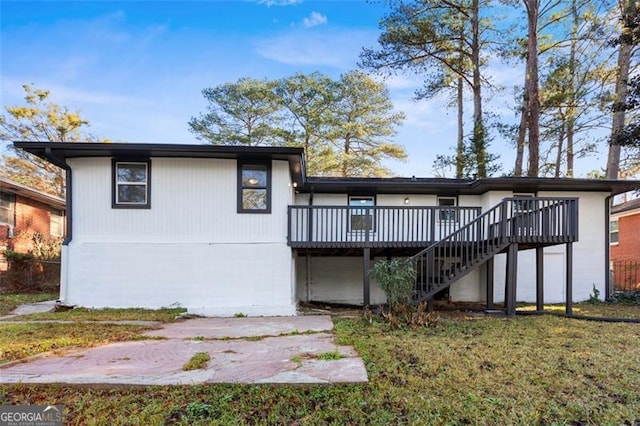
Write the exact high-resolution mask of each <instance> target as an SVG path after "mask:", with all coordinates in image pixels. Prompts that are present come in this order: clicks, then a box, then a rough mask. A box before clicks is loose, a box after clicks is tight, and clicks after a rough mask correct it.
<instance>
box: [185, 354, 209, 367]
mask: <svg viewBox="0 0 640 426" xmlns="http://www.w3.org/2000/svg"><path fill="white" fill-rule="evenodd" d="M209 361H211V355H209V354H208V353H206V352H196V353H195V354H193V356H192V357H191V359H190V360H189V361H187V362H186V363H185V364H184V365H183V366H182V369H183V370H184V371H191V370H205V369H206V368H207V363H208V362H209Z"/></svg>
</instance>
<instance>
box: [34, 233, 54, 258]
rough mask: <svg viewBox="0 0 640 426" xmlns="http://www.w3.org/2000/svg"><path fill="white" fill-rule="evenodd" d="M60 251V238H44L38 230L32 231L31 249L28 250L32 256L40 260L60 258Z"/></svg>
mask: <svg viewBox="0 0 640 426" xmlns="http://www.w3.org/2000/svg"><path fill="white" fill-rule="evenodd" d="M61 251H62V238H60V237H49V238H46V237H45V236H44V235H42V234H41V233H39V232H34V233H33V236H32V237H31V250H30V251H29V252H30V253H31V254H32V255H33V257H34V258H36V259H41V260H55V259H60V253H61Z"/></svg>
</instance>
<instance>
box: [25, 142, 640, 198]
mask: <svg viewBox="0 0 640 426" xmlns="http://www.w3.org/2000/svg"><path fill="white" fill-rule="evenodd" d="M14 145H15V146H16V147H17V148H20V149H23V150H25V151H27V152H30V153H32V154H34V155H37V156H38V157H40V158H44V159H46V160H47V161H49V162H51V163H52V164H55V165H56V166H59V167H63V168H67V167H68V165H67V164H66V162H67V159H69V158H80V157H126V156H137V157H140V156H146V157H178V158H235V159H237V158H251V157H253V158H271V159H273V160H285V161H288V162H289V169H290V172H291V176H292V179H293V181H294V182H295V183H296V184H297V186H298V191H299V192H316V193H357V192H362V193H364V192H368V193H376V194H393V193H399V194H437V195H461V194H465V195H480V194H484V193H485V192H487V191H514V192H539V191H587V192H607V193H610V194H620V193H623V192H627V191H632V190H636V189H639V188H640V181H631V180H629V181H625V180H600V179H568V178H530V177H502V178H486V179H477V180H472V179H442V178H334V177H310V178H307V177H306V176H305V165H304V156H303V152H304V150H303V149H302V148H293V147H265V146H235V145H233V146H231V145H182V144H146V143H89V142H75V143H69V142H14Z"/></svg>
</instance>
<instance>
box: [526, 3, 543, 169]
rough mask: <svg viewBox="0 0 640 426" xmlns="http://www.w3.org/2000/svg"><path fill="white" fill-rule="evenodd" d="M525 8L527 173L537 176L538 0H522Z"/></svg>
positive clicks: (538, 152)
mask: <svg viewBox="0 0 640 426" xmlns="http://www.w3.org/2000/svg"><path fill="white" fill-rule="evenodd" d="M522 1H523V2H524V5H525V7H526V9H527V24H528V28H529V31H528V41H527V74H528V75H529V88H528V89H529V90H528V93H529V99H528V101H529V102H528V106H529V117H528V128H529V152H528V154H529V167H528V169H527V175H528V176H531V177H535V176H538V173H539V170H540V97H539V87H538V86H539V83H538V13H539V8H540V4H539V1H538V0H522Z"/></svg>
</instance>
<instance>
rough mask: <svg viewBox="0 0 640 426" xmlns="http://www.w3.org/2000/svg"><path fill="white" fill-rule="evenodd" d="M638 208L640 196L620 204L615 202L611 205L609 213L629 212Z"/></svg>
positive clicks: (639, 206)
mask: <svg viewBox="0 0 640 426" xmlns="http://www.w3.org/2000/svg"><path fill="white" fill-rule="evenodd" d="M638 209H640V198H636V199H633V200H629V201H625V202H623V203H620V204H616V205H614V206H612V207H611V214H612V215H613V214H621V213H630V212H632V211H634V210H638Z"/></svg>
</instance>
